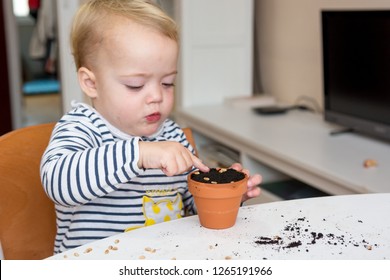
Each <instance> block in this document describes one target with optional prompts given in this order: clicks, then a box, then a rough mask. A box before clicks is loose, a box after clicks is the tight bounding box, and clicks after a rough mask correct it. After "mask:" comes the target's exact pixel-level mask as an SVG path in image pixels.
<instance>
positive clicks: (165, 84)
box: [162, 83, 175, 88]
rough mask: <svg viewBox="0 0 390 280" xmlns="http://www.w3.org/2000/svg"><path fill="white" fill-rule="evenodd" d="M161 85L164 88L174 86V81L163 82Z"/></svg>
mask: <svg viewBox="0 0 390 280" xmlns="http://www.w3.org/2000/svg"><path fill="white" fill-rule="evenodd" d="M162 85H163V86H164V87H166V88H170V87H174V86H175V84H174V83H163V84H162Z"/></svg>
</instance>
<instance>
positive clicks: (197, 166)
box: [192, 155, 210, 172]
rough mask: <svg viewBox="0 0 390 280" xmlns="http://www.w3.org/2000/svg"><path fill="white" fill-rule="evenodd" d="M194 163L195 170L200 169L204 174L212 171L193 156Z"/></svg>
mask: <svg viewBox="0 0 390 280" xmlns="http://www.w3.org/2000/svg"><path fill="white" fill-rule="evenodd" d="M192 162H193V164H194V166H195V168H198V169H199V170H200V171H202V172H209V171H210V168H209V167H208V166H207V165H205V164H204V163H203V162H202V161H201V160H200V159H199V158H197V157H196V156H194V155H192Z"/></svg>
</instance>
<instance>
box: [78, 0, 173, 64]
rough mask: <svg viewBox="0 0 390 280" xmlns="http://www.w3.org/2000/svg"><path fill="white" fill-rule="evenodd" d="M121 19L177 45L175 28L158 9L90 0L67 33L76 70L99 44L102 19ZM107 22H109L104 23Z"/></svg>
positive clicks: (134, 0) (132, 1)
mask: <svg viewBox="0 0 390 280" xmlns="http://www.w3.org/2000/svg"><path fill="white" fill-rule="evenodd" d="M110 16H121V17H124V18H127V19H130V20H132V21H134V22H135V23H138V24H140V25H143V26H146V27H148V28H151V29H152V30H155V31H157V32H159V33H161V34H163V35H165V36H167V37H169V38H170V39H172V40H174V41H176V42H177V43H178V41H179V38H178V30H177V25H176V23H175V22H174V20H173V19H172V18H170V17H169V16H168V15H167V14H166V13H165V12H164V11H162V9H161V8H160V7H158V6H157V5H155V4H153V3H152V2H151V1H147V0H90V1H88V2H87V3H85V4H84V5H82V6H81V7H80V9H79V11H78V12H77V14H76V16H75V18H74V21H73V26H72V31H71V48H72V54H73V57H74V61H75V64H76V68H77V69H79V68H80V67H82V66H87V67H88V64H89V63H91V59H89V57H90V56H91V54H93V52H94V51H95V50H96V49H97V48H98V46H99V44H100V43H101V42H102V41H103V39H104V38H103V36H104V35H103V34H104V32H103V31H102V29H104V28H105V26H106V25H110V22H108V21H107V20H106V19H107V18H109V17H110ZM108 20H110V18H109V19H108Z"/></svg>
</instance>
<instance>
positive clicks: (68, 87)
mask: <svg viewBox="0 0 390 280" xmlns="http://www.w3.org/2000/svg"><path fill="white" fill-rule="evenodd" d="M79 2H80V1H79V0H66V1H62V0H57V20H58V43H59V45H60V47H59V58H60V81H61V94H62V106H63V111H64V112H67V111H69V110H70V109H71V105H70V104H71V102H72V100H76V101H78V102H81V101H84V98H85V97H84V94H83V93H82V91H81V89H80V86H79V83H78V79H77V72H76V67H75V64H74V61H73V56H72V53H71V48H70V41H69V34H70V29H71V25H72V21H73V17H74V14H75V13H76V11H77V9H78V7H79V5H80V4H79Z"/></svg>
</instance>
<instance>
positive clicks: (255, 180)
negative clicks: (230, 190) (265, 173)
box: [231, 163, 262, 202]
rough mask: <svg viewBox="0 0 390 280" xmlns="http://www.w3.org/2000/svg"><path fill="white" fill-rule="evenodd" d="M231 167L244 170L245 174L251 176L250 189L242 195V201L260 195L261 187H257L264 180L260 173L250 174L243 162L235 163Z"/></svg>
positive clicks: (249, 180)
mask: <svg viewBox="0 0 390 280" xmlns="http://www.w3.org/2000/svg"><path fill="white" fill-rule="evenodd" d="M231 168H233V169H235V170H237V171H241V172H244V173H245V174H247V175H248V176H249V179H248V190H247V192H246V193H245V194H244V195H243V196H242V202H244V201H246V200H248V199H250V198H253V197H256V196H259V195H260V188H259V187H257V185H259V184H260V183H261V180H262V177H261V176H260V175H259V174H255V175H253V176H250V175H249V171H248V170H247V169H243V168H242V166H241V164H239V163H234V164H233V165H232V166H231Z"/></svg>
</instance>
